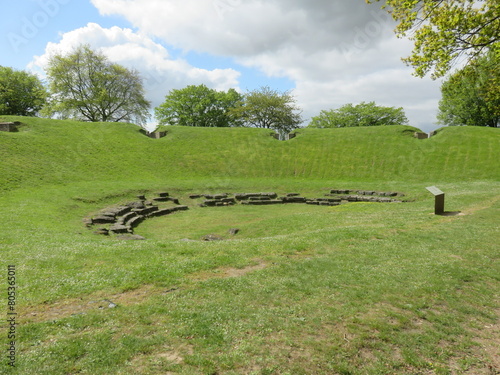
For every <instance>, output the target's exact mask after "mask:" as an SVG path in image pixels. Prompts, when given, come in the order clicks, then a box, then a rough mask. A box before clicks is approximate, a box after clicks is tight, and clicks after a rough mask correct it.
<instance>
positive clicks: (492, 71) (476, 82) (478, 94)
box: [438, 53, 500, 127]
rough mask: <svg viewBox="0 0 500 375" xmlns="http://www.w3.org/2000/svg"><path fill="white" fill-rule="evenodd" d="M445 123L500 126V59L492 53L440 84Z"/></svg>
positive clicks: (443, 120)
mask: <svg viewBox="0 0 500 375" xmlns="http://www.w3.org/2000/svg"><path fill="white" fill-rule="evenodd" d="M441 93H442V99H441V101H440V103H439V111H440V112H439V114H438V120H439V122H440V123H441V124H444V125H470V126H491V127H496V126H499V125H500V59H499V58H497V57H496V55H495V54H493V53H490V54H488V55H486V56H482V57H480V58H478V59H476V60H475V61H473V62H472V63H471V64H469V65H468V66H466V67H464V68H463V69H461V70H458V71H457V72H455V73H454V74H452V75H451V76H450V77H449V78H448V79H447V80H446V81H445V82H444V83H443V85H442V86H441Z"/></svg>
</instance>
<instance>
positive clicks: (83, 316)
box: [0, 118, 500, 374]
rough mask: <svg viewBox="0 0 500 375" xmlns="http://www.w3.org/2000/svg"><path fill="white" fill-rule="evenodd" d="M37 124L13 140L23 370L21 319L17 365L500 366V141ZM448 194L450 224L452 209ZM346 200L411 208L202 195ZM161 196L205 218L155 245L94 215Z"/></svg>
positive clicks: (12, 230) (255, 369)
mask: <svg viewBox="0 0 500 375" xmlns="http://www.w3.org/2000/svg"><path fill="white" fill-rule="evenodd" d="M9 119H10V118H9ZM21 121H23V122H25V123H26V125H25V127H22V128H21V131H20V132H19V133H12V134H0V145H1V146H2V147H1V148H0V153H1V155H2V159H1V161H0V172H1V173H0V180H1V185H2V188H1V189H0V191H2V193H1V195H0V219H1V220H2V229H1V230H0V246H1V247H0V252H1V259H2V262H1V263H2V269H4V271H3V272H4V277H3V280H4V282H3V283H4V285H3V286H2V288H3V289H4V290H6V289H7V266H8V265H15V270H16V286H17V295H16V311H17V312H18V314H19V315H18V316H17V323H18V324H17V326H16V367H15V368H11V367H10V366H9V365H8V360H7V355H6V354H5V353H7V349H8V348H9V346H8V344H9V341H10V340H8V338H7V333H8V329H9V327H8V323H7V313H4V317H3V318H2V323H1V324H0V327H1V330H0V332H2V336H1V338H0V340H1V341H0V342H2V346H3V348H5V350H3V353H4V355H3V356H2V359H1V365H0V373H5V374H90V373H92V374H494V373H495V371H496V372H499V371H500V363H499V356H498V353H499V352H500V340H499V337H500V324H499V318H500V298H499V296H500V262H499V258H500V248H499V245H498V243H500V235H499V226H498V222H499V208H500V203H499V197H500V183H499V181H498V176H499V174H498V171H499V166H498V160H500V159H499V156H500V155H499V149H500V148H499V147H498V146H500V138H499V133H498V131H497V130H498V129H475V128H447V129H443V130H442V131H441V132H440V133H438V135H437V136H436V138H435V139H432V138H431V139H428V140H420V141H419V140H416V139H414V138H412V137H411V134H410V133H411V131H412V129H411V128H408V127H382V128H379V129H367V128H360V129H334V130H339V131H331V132H330V131H325V132H324V133H321V129H304V130H301V131H300V133H301V134H299V135H298V137H297V138H295V139H293V140H291V141H289V142H278V141H275V140H273V139H272V138H271V137H270V136H269V135H268V134H267V133H266V132H263V131H260V130H257V129H190V128H174V129H172V130H171V131H170V135H168V136H167V137H166V138H163V139H160V140H150V139H148V138H146V137H144V136H142V135H140V134H139V133H138V132H137V131H136V129H135V128H134V127H133V126H132V125H121V126H122V128H120V124H118V125H117V124H111V126H110V127H108V128H106V126H107V124H106V125H105V124H99V126H100V128H99V127H98V126H97V124H81V123H74V122H70V121H67V122H58V121H49V120H40V119H33V120H31V119H21ZM210 131H212V132H210ZM356 131H357V132H356ZM103 134H105V135H103ZM106 134H107V135H106ZM169 136H170V137H171V138H169ZM467 138H468V140H469V142H467ZM85 140H86V141H85ZM397 145H400V146H399V147H397ZM181 146H182V147H181ZM6 150H9V152H7V151H6ZM75 150H76V151H75ZM430 185H436V186H438V187H439V188H441V189H442V190H443V191H445V192H446V210H447V211H449V215H445V216H436V215H433V197H432V195H431V194H430V193H429V192H427V191H426V190H425V187H427V186H430ZM334 188H339V189H362V190H376V191H398V192H403V193H405V196H404V197H403V199H404V200H405V202H402V203H348V204H342V205H340V206H335V207H324V206H309V205H302V204H288V205H278V206H262V207H261V206H243V205H237V206H230V207H213V208H212V207H203V208H202V207H199V206H198V203H200V201H199V200H193V199H190V198H189V195H190V194H193V193H195V194H205V193H223V192H230V193H245V192H259V191H265V192H268V191H275V192H277V193H279V194H286V193H291V192H297V193H301V194H302V195H303V196H306V197H310V198H317V197H321V196H324V194H326V193H328V192H329V190H330V189H334ZM161 191H168V192H169V193H170V195H171V196H173V197H177V198H179V199H180V202H181V204H186V205H188V206H189V207H190V209H189V210H188V211H183V212H177V213H175V214H172V215H168V216H165V217H162V218H155V219H148V220H146V221H145V222H144V223H143V224H141V225H140V226H139V227H138V228H137V229H136V230H135V232H136V233H137V234H140V235H142V236H144V237H145V238H146V240H140V241H139V240H137V241H133V240H132V241H131V240H123V239H119V238H116V237H113V236H109V237H106V236H100V235H96V234H94V233H93V230H94V229H88V228H86V227H85V226H84V224H83V222H82V219H83V218H86V217H90V216H93V215H95V214H96V213H97V212H99V211H100V210H101V209H102V208H105V207H109V206H113V205H118V204H122V203H125V202H129V201H131V200H134V199H135V197H136V195H137V194H146V196H147V197H149V196H153V195H154V194H156V193H157V192H161ZM231 228H238V229H240V231H239V232H238V233H237V234H236V235H230V234H229V233H228V230H229V229H231ZM207 234H216V235H219V236H221V237H223V238H224V240H221V241H213V242H205V241H201V237H203V236H204V235H207ZM4 295H6V293H5V294H4ZM0 301H1V303H3V304H4V307H3V308H2V309H3V310H4V311H7V298H2V299H0Z"/></svg>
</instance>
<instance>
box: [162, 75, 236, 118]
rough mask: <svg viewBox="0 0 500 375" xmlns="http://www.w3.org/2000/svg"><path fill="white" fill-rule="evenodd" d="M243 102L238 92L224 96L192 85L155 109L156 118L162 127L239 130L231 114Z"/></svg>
mask: <svg viewBox="0 0 500 375" xmlns="http://www.w3.org/2000/svg"><path fill="white" fill-rule="evenodd" d="M241 98H242V97H241V95H240V94H239V93H238V92H237V91H236V90H234V89H229V90H228V91H227V92H224V91H216V90H214V89H210V88H208V87H207V86H205V85H198V86H195V85H191V86H187V87H185V88H183V89H174V90H171V91H170V92H169V93H168V94H167V96H166V97H165V101H164V102H163V103H162V104H160V105H159V106H158V107H156V108H155V116H156V118H157V119H158V121H159V123H160V125H182V126H202V127H228V126H237V125H238V121H237V119H234V118H231V117H230V116H229V111H230V109H231V108H233V107H234V106H236V105H237V103H238V102H239V101H240V100H241Z"/></svg>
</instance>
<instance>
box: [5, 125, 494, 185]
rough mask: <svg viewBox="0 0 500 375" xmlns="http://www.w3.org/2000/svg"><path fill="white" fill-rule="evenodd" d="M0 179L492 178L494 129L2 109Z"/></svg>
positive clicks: (20, 182) (33, 181)
mask: <svg viewBox="0 0 500 375" xmlns="http://www.w3.org/2000/svg"><path fill="white" fill-rule="evenodd" d="M8 119H9V120H21V121H22V122H24V123H25V124H26V125H24V126H23V127H22V128H21V131H20V132H18V133H0V143H1V145H2V147H1V149H0V160H2V162H1V168H2V169H1V172H2V173H1V175H0V186H1V189H3V190H10V189H15V188H19V187H22V186H30V187H35V186H40V185H45V184H66V183H70V182H71V183H74V182H77V181H120V180H124V179H126V180H127V181H130V180H132V181H144V180H147V181H156V182H159V181H164V180H165V179H186V178H214V177H222V178H244V179H248V178H256V179H260V178H270V179H307V180H311V179H313V180H318V179H320V180H325V179H330V180H340V181H342V180H350V181H352V180H359V181H394V180H404V181H411V182H416V181H419V182H420V181H435V180H437V181H464V180H469V181H472V180H478V179H479V180H485V179H495V178H497V177H498V176H499V175H500V166H499V163H498V160H499V156H500V151H499V147H498V144H499V143H500V133H499V132H498V131H497V129H490V128H474V127H467V128H461V127H453V128H445V129H442V130H441V131H440V132H439V133H438V135H437V136H435V137H433V138H431V139H427V140H417V139H415V138H413V137H412V134H413V131H414V130H415V129H414V128H411V127H407V126H390V127H389V126H388V127H366V128H342V129H303V130H299V131H298V133H299V135H298V137H296V138H294V139H292V140H290V141H287V142H280V141H277V140H275V139H273V138H272V137H270V136H269V134H270V131H269V130H265V129H244V128H192V127H171V129H170V130H169V133H168V135H167V137H165V138H162V139H159V140H154V139H149V138H147V137H145V136H144V135H142V134H141V133H140V132H139V128H138V127H137V126H135V125H130V124H116V123H106V124H102V123H83V122H74V121H54V120H44V119H28V118H21V119H18V118H8Z"/></svg>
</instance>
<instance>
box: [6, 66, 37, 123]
mask: <svg viewBox="0 0 500 375" xmlns="http://www.w3.org/2000/svg"><path fill="white" fill-rule="evenodd" d="M46 99H47V91H46V90H45V87H44V86H43V84H42V82H41V81H40V79H38V77H37V76H35V75H34V74H31V73H28V72H25V71H21V70H14V69H12V68H9V67H3V66H0V114H3V115H17V116H35V115H37V113H38V111H40V109H41V108H42V107H43V105H44V104H45V102H46Z"/></svg>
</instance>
